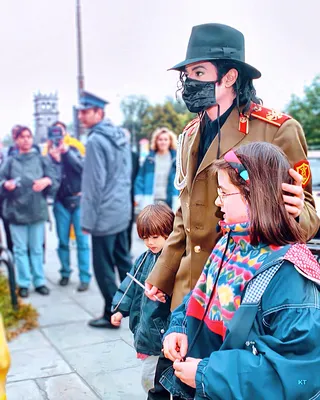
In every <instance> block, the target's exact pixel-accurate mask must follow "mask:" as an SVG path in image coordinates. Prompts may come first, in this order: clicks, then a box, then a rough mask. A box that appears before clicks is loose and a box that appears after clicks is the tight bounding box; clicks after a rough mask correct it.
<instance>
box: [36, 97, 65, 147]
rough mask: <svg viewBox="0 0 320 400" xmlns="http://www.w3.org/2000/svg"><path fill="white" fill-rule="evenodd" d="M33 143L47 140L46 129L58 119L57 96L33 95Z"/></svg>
mask: <svg viewBox="0 0 320 400" xmlns="http://www.w3.org/2000/svg"><path fill="white" fill-rule="evenodd" d="M33 101H34V110H35V112H34V120H35V143H41V142H45V141H46V140H47V133H48V127H49V126H50V125H52V124H53V123H54V122H56V121H57V120H58V119H59V111H58V94H57V92H56V93H50V94H48V95H47V94H42V93H41V92H38V94H35V95H34V99H33Z"/></svg>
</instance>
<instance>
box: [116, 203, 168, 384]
mask: <svg viewBox="0 0 320 400" xmlns="http://www.w3.org/2000/svg"><path fill="white" fill-rule="evenodd" d="M173 221H174V214H173V212H172V210H171V209H170V208H169V207H168V206H167V205H166V204H165V203H159V204H151V205H148V206H146V207H145V208H144V209H143V210H142V211H141V213H140V214H139V216H138V218H137V230H138V235H139V237H140V238H141V239H143V241H144V243H145V245H146V246H147V248H148V250H147V251H146V252H144V253H143V254H141V256H140V257H138V259H137V260H136V262H135V264H134V266H133V267H132V269H131V271H130V274H131V276H133V277H134V278H135V279H136V280H137V281H138V282H140V284H142V285H144V283H145V280H146V278H147V276H148V275H149V273H150V272H151V271H152V269H153V267H154V265H155V263H156V261H157V259H158V258H159V255H160V254H161V250H162V248H163V246H164V243H165V241H166V239H167V238H168V236H169V235H170V233H171V232H172V229H173ZM157 300H166V301H164V302H162V301H152V300H149V299H148V297H147V296H144V291H143V288H142V287H141V286H140V285H139V284H138V283H136V282H135V281H134V280H132V278H131V277H130V276H127V278H125V279H124V281H122V283H121V285H120V287H119V289H118V291H117V293H116V294H115V296H114V298H113V301H112V304H113V312H114V314H113V315H112V317H111V323H112V324H113V325H114V326H116V327H119V326H120V324H121V320H122V318H123V317H127V316H129V318H130V319H129V325H130V330H131V331H132V333H133V335H134V347H135V349H136V351H137V357H138V358H139V359H141V360H142V361H143V369H142V379H141V383H142V386H143V388H144V389H145V391H146V392H148V391H149V390H151V389H152V388H153V387H154V383H155V379H154V378H155V370H156V366H157V362H158V359H159V355H160V353H161V349H162V338H163V335H164V333H165V331H166V330H167V329H168V326H169V321H170V304H171V302H170V299H169V298H168V296H166V297H165V298H159V299H157Z"/></svg>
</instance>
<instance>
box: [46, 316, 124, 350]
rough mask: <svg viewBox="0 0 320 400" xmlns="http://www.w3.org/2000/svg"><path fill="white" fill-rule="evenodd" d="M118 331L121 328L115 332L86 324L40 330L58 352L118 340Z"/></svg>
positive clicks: (78, 323)
mask: <svg viewBox="0 0 320 400" xmlns="http://www.w3.org/2000/svg"><path fill="white" fill-rule="evenodd" d="M123 330H125V329H123ZM120 331H122V328H120V329H117V330H112V329H96V328H91V327H90V326H88V324H87V322H76V323H72V324H67V325H57V326H51V327H47V328H42V332H43V333H44V335H45V336H46V337H47V338H48V339H49V340H50V342H51V343H53V345H54V346H56V347H57V348H58V349H59V350H64V349H69V348H79V347H83V346H87V345H90V344H96V343H105V342H108V341H112V340H119V339H120V335H121V334H120Z"/></svg>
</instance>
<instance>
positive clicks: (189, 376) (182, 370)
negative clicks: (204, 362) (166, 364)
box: [173, 357, 201, 388]
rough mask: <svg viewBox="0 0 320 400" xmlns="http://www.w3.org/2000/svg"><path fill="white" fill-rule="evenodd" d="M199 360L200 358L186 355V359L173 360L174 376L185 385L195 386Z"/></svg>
mask: <svg viewBox="0 0 320 400" xmlns="http://www.w3.org/2000/svg"><path fill="white" fill-rule="evenodd" d="M200 361H201V359H200V358H191V357H188V358H187V359H186V361H178V360H177V361H175V362H174V363H173V368H174V370H175V376H176V377H177V378H179V379H180V381H182V382H183V383H185V384H186V385H188V386H191V387H193V388H196V373H197V368H198V364H199V362H200Z"/></svg>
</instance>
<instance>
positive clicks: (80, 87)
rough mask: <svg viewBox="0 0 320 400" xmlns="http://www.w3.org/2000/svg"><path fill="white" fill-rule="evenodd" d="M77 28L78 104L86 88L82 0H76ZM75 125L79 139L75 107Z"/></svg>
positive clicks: (79, 132) (78, 125) (79, 129)
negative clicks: (83, 57)
mask: <svg viewBox="0 0 320 400" xmlns="http://www.w3.org/2000/svg"><path fill="white" fill-rule="evenodd" d="M76 30H77V59H78V76H77V86H78V104H79V103H80V96H81V93H82V91H83V90H84V75H83V62H82V31H81V4H80V0H76ZM74 126H75V133H76V137H77V138H78V139H79V137H80V134H81V126H80V124H79V120H78V113H77V110H76V108H75V107H74Z"/></svg>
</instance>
